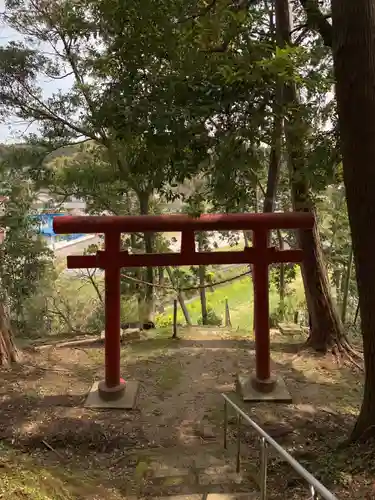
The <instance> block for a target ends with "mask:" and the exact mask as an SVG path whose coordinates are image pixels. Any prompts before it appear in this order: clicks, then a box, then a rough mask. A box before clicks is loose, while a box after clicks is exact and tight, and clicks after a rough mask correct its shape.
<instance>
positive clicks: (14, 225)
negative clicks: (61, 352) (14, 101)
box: [0, 148, 52, 330]
mask: <svg viewBox="0 0 375 500" xmlns="http://www.w3.org/2000/svg"><path fill="white" fill-rule="evenodd" d="M13 152H14V150H13V148H10V149H9V151H8V152H7V154H5V155H4V157H3V160H2V161H1V162H0V173H1V183H0V192H1V195H2V196H3V201H2V203H1V216H0V227H2V228H4V229H5V238H4V241H3V242H2V243H1V244H0V284H1V286H0V299H1V300H2V301H3V302H4V303H6V304H7V307H8V309H9V311H10V317H11V320H12V322H13V324H14V326H16V327H17V329H18V330H24V329H25V328H26V327H27V315H25V314H26V312H25V309H24V302H25V301H26V300H27V299H29V298H30V297H31V296H33V295H34V294H35V293H36V291H37V289H38V287H39V286H42V285H43V283H44V281H45V277H46V273H47V272H48V271H49V270H50V269H51V265H52V264H51V258H50V257H51V253H50V252H49V250H48V249H47V247H46V245H45V243H44V242H43V241H42V239H41V238H40V236H39V235H38V234H37V231H38V225H37V222H36V220H35V219H33V218H32V215H33V213H34V212H33V210H32V203H33V201H34V196H35V193H34V191H33V185H32V183H30V182H28V178H27V174H26V173H25V171H24V170H23V168H22V165H19V164H17V163H13V161H12V160H13ZM39 314H42V310H41V311H40V312H39ZM39 321H41V317H39Z"/></svg>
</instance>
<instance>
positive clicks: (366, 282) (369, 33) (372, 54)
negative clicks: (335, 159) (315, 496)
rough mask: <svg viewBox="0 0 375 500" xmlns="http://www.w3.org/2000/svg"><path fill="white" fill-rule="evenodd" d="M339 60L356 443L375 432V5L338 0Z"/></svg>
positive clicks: (368, 1) (336, 61)
mask: <svg viewBox="0 0 375 500" xmlns="http://www.w3.org/2000/svg"><path fill="white" fill-rule="evenodd" d="M332 22H333V59H334V67H335V79H336V98H337V105H338V114H339V126H340V136H341V144H342V153H343V170H344V183H345V189H346V199H347V205H348V215H349V223H350V228H351V233H352V244H353V256H354V263H355V267H356V276H357V283H358V294H359V308H360V313H361V328H362V336H363V354H364V363H365V386H364V395H363V401H362V407H361V410H360V414H359V416H358V420H357V423H356V425H355V427H354V429H353V432H352V436H351V438H352V439H353V440H359V439H362V440H365V439H367V438H369V437H370V436H373V435H374V434H375V308H374V294H375V259H374V248H375V232H374V228H373V221H374V220H375V203H374V193H375V140H374V138H375V92H374V89H375V38H374V33H375V3H374V1H373V0H356V1H355V2H353V1H351V0H332Z"/></svg>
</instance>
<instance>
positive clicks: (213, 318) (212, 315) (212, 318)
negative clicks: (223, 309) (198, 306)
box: [198, 307, 223, 326]
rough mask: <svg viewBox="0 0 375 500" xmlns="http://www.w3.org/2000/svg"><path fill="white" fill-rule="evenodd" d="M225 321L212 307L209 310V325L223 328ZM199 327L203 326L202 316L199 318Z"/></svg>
mask: <svg viewBox="0 0 375 500" xmlns="http://www.w3.org/2000/svg"><path fill="white" fill-rule="evenodd" d="M222 322H223V320H222V318H221V317H220V316H218V315H217V314H216V312H215V311H214V309H212V307H208V308H207V325H211V326H221V324H222ZM198 325H203V318H202V316H201V317H200V318H198Z"/></svg>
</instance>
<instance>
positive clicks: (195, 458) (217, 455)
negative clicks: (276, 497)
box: [119, 443, 259, 500]
mask: <svg viewBox="0 0 375 500" xmlns="http://www.w3.org/2000/svg"><path fill="white" fill-rule="evenodd" d="M235 457H236V454H235V450H234V449H230V450H227V451H225V450H223V449H222V447H221V446H220V445H218V444H217V443H216V444H213V445H209V444H208V445H202V446H200V447H199V449H198V447H173V448H168V449H160V448H159V449H146V450H142V451H141V452H139V451H137V452H136V453H134V454H128V455H127V456H126V457H124V460H123V461H122V462H121V466H122V467H124V468H125V469H129V468H132V469H133V471H134V473H133V480H132V481H130V483H129V484H128V487H129V494H130V495H131V496H133V495H134V494H135V495H136V498H151V497H152V498H154V497H156V498H161V497H164V496H168V497H169V499H171V498H172V497H173V498H176V500H180V499H181V500H183V499H184V498H186V499H187V500H195V498H197V499H198V498H209V500H235V499H237V498H238V499H239V498H244V497H242V496H241V495H240V493H243V494H247V498H251V497H249V495H255V496H254V498H257V496H256V495H258V497H259V489H258V486H257V470H256V468H255V467H254V466H251V464H250V463H249V462H248V461H247V462H242V463H241V471H240V473H237V472H236V470H235V467H236V464H235ZM119 465H120V464H119ZM128 477H129V476H128ZM171 495H172V497H171ZM134 498H135V497H134Z"/></svg>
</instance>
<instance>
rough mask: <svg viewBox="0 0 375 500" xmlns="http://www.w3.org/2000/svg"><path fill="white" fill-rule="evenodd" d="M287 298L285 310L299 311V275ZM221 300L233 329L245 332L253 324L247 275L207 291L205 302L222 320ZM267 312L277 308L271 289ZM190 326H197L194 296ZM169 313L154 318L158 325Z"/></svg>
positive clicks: (301, 292) (197, 302) (197, 305)
mask: <svg viewBox="0 0 375 500" xmlns="http://www.w3.org/2000/svg"><path fill="white" fill-rule="evenodd" d="M288 292H289V293H288V296H287V298H286V301H285V302H286V308H287V310H289V311H293V310H296V309H298V308H301V306H302V304H303V303H304V290H303V283H302V278H301V275H300V273H299V272H298V274H297V278H296V280H295V281H294V283H292V284H290V285H289V287H288ZM225 299H228V304H229V310H230V316H231V322H232V327H233V328H239V329H241V330H249V329H251V328H252V325H253V307H254V298H253V283H252V279H251V277H250V276H246V277H244V278H241V279H239V280H237V281H234V282H232V283H229V284H228V285H223V286H221V287H217V288H216V290H215V291H214V292H208V291H207V303H208V306H209V307H210V308H212V309H213V310H214V311H215V313H216V314H217V315H218V316H220V317H221V318H222V319H223V320H224V311H225ZM269 300H270V312H271V314H272V313H273V312H274V311H275V310H276V309H277V307H278V302H279V298H278V293H277V291H276V290H275V288H274V287H273V286H271V287H270V293H269ZM187 308H188V310H189V312H190V315H191V319H192V322H193V324H197V322H198V319H199V318H200V316H201V304H200V298H199V297H196V298H195V299H193V300H192V301H191V302H189V303H188V304H187ZM171 315H172V311H171V309H170V308H169V309H167V310H166V312H165V313H164V314H163V315H160V316H159V317H158V318H157V321H158V322H160V324H161V325H162V324H165V323H167V322H170V321H171ZM178 321H179V322H180V323H184V318H183V315H182V312H181V311H180V310H179V311H178Z"/></svg>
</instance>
